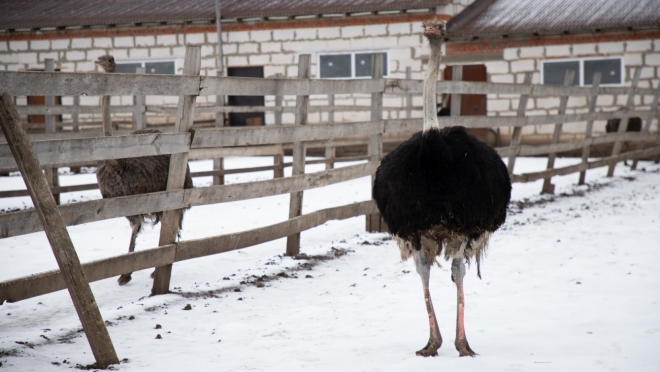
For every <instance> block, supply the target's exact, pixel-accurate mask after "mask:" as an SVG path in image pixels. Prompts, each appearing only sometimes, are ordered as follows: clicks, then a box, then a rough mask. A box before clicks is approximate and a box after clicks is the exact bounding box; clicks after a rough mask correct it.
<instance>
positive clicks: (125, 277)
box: [117, 273, 133, 285]
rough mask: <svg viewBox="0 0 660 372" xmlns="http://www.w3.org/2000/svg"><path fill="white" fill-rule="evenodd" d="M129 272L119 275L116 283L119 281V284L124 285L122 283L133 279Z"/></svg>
mask: <svg viewBox="0 0 660 372" xmlns="http://www.w3.org/2000/svg"><path fill="white" fill-rule="evenodd" d="M131 274H132V273H129V274H124V275H122V276H120V277H119V279H117V283H119V285H124V284H126V283H128V282H130V281H131V279H133V278H131Z"/></svg>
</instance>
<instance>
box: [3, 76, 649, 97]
mask: <svg viewBox="0 0 660 372" xmlns="http://www.w3.org/2000/svg"><path fill="white" fill-rule="evenodd" d="M0 86H1V87H2V89H3V91H5V92H6V93H8V94H9V95H12V96H38V95H41V96H43V95H45V96H83V95H89V96H102V95H115V96H121V95H157V96H179V95H199V96H210V95H259V96H263V95H278V96H282V95H328V94H354V93H368V94H370V93H378V92H384V93H389V94H407V93H422V88H423V82H422V81H420V80H407V79H350V80H348V79H336V80H334V79H333V80H307V79H258V78H241V77H215V76H182V75H153V74H105V73H91V72H90V73H79V72H40V71H39V72H14V71H0ZM629 91H630V88H628V87H602V88H599V90H598V94H599V95H623V94H628V92H629ZM635 92H636V94H642V95H653V94H654V93H655V89H651V88H637V89H636V90H635ZM437 93H438V94H441V93H450V94H454V93H455V94H516V95H520V94H529V95H530V96H531V97H552V96H562V95H569V96H574V97H587V96H591V95H593V93H594V92H593V90H592V89H591V88H590V87H575V86H570V87H563V86H553V85H532V86H531V87H530V86H529V85H523V84H506V83H481V82H470V81H438V84H437Z"/></svg>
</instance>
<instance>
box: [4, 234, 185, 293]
mask: <svg viewBox="0 0 660 372" xmlns="http://www.w3.org/2000/svg"><path fill="white" fill-rule="evenodd" d="M175 248H176V246H175V245H174V244H171V245H166V246H163V247H158V248H152V249H146V250H142V251H139V252H131V253H128V254H122V255H119V256H113V257H108V258H104V259H101V260H96V261H91V262H88V263H85V264H83V265H82V268H83V271H84V272H85V276H86V277H87V280H89V282H90V283H91V282H95V281H99V280H103V279H107V278H112V277H115V276H117V275H122V274H124V273H127V272H135V271H139V270H144V269H148V268H151V267H156V266H162V265H166V264H171V263H172V262H174V258H175V255H174V253H175ZM62 289H66V284H65V283H64V277H63V276H62V272H61V271H60V270H52V271H46V272H43V273H39V274H34V275H28V276H24V277H22V278H17V279H12V280H8V281H5V282H0V304H2V303H3V302H4V301H7V302H18V301H21V300H25V299H28V298H32V297H37V296H41V295H44V294H47V293H52V292H56V291H59V290H62Z"/></svg>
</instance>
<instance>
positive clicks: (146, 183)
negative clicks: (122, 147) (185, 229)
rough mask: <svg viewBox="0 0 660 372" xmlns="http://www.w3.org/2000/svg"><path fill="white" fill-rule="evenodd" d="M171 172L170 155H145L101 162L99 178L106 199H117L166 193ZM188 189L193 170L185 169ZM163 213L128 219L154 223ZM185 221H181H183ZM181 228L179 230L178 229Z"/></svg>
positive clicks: (149, 130) (140, 132) (97, 172)
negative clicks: (145, 219) (151, 220)
mask: <svg viewBox="0 0 660 372" xmlns="http://www.w3.org/2000/svg"><path fill="white" fill-rule="evenodd" d="M145 133H161V132H160V131H158V130H155V129H145V130H138V131H135V132H133V133H132V134H145ZM169 169H170V155H157V156H143V157H138V158H125V159H116V160H103V161H99V163H98V167H97V169H96V179H97V180H98V183H99V188H100V189H101V195H102V196H103V197H104V198H115V197H119V196H129V195H137V194H146V193H152V192H159V191H165V190H166V189H167V177H168V174H169ZM183 187H184V188H185V189H190V188H192V187H193V183H192V178H191V177H190V168H187V169H186V178H185V182H184V186H183ZM162 215H163V213H162V212H156V213H152V214H149V215H140V216H128V217H126V218H128V219H129V221H130V220H131V219H135V218H138V219H140V220H143V219H144V218H151V219H153V222H154V224H156V223H158V222H159V221H160V219H161V217H162ZM181 220H182V219H181ZM179 229H180V227H179Z"/></svg>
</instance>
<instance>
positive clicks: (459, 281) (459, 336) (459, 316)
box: [451, 258, 477, 357]
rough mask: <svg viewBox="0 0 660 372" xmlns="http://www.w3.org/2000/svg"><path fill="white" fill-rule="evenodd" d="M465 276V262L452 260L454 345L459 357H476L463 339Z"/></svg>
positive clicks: (458, 259) (457, 259) (465, 339)
mask: <svg viewBox="0 0 660 372" xmlns="http://www.w3.org/2000/svg"><path fill="white" fill-rule="evenodd" d="M464 276H465V262H464V260H463V258H454V260H453V261H452V263H451V279H452V280H453V281H454V283H456V291H457V292H458V296H457V297H458V301H457V302H458V303H457V309H456V341H454V345H455V346H456V350H458V353H459V355H460V356H471V357H473V356H476V355H477V353H475V352H474V351H472V349H470V345H469V344H468V341H467V338H466V337H465V295H464V294H463V277H464Z"/></svg>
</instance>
